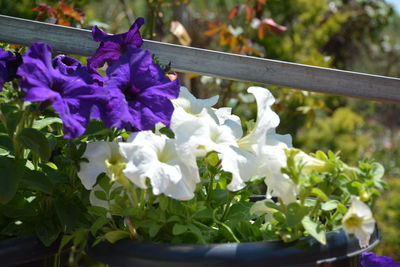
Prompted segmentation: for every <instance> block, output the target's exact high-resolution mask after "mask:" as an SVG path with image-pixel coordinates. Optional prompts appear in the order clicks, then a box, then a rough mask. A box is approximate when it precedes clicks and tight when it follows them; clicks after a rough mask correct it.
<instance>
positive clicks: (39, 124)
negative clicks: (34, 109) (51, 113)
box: [32, 117, 62, 130]
mask: <svg viewBox="0 0 400 267" xmlns="http://www.w3.org/2000/svg"><path fill="white" fill-rule="evenodd" d="M53 123H58V124H62V120H61V119H60V118H57V117H48V118H44V119H41V120H35V121H34V122H33V126H32V127H33V128H34V129H36V130H41V129H43V128H45V127H47V126H49V125H51V124H53Z"/></svg>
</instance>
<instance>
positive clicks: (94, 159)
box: [78, 141, 126, 189]
mask: <svg viewBox="0 0 400 267" xmlns="http://www.w3.org/2000/svg"><path fill="white" fill-rule="evenodd" d="M83 157H84V158H86V159H87V160H88V161H89V162H81V164H80V170H79V172H78V176H79V178H80V179H81V181H82V184H83V185H84V186H85V188H86V189H92V188H93V186H94V185H95V184H96V180H97V176H99V174H101V173H106V174H107V175H108V176H109V177H110V178H111V179H112V180H113V181H117V182H119V183H121V184H124V183H125V182H126V178H125V177H124V176H123V174H122V170H123V168H124V167H125V159H124V158H123V157H122V155H121V154H120V153H119V147H118V141H114V142H105V141H98V142H93V143H88V144H87V147H86V151H85V153H84V154H83Z"/></svg>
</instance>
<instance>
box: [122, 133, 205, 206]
mask: <svg viewBox="0 0 400 267" xmlns="http://www.w3.org/2000/svg"><path fill="white" fill-rule="evenodd" d="M176 146H177V144H176V142H175V139H168V138H167V137H166V136H164V135H156V134H153V133H152V132H151V131H142V132H139V133H137V134H135V137H134V138H133V139H132V142H131V143H124V144H121V145H120V150H121V153H122V154H123V155H124V156H125V157H126V158H127V160H128V163H127V166H126V168H125V170H124V174H125V175H126V177H127V178H128V179H129V180H131V181H132V182H133V183H134V184H136V185H137V186H139V187H140V188H146V180H147V179H149V180H150V184H151V186H152V190H153V193H154V194H155V195H159V194H165V195H167V196H169V197H172V198H175V199H181V200H187V199H190V198H192V197H193V196H194V194H193V192H194V190H195V189H196V184H197V183H198V182H199V181H200V178H199V173H198V168H197V163H196V158H195V156H194V155H191V156H190V155H189V154H187V155H185V157H182V156H181V155H179V154H178V150H177V147H176Z"/></svg>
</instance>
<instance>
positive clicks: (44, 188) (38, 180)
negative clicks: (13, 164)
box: [21, 170, 53, 195]
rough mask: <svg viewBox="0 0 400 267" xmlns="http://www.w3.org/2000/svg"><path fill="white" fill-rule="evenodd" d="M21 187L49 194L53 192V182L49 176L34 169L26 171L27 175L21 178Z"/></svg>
mask: <svg viewBox="0 0 400 267" xmlns="http://www.w3.org/2000/svg"><path fill="white" fill-rule="evenodd" d="M21 187H24V188H27V189H30V190H34V191H39V192H43V193H46V194H49V195H51V194H52V192H53V184H52V183H51V181H50V180H49V179H48V178H47V176H46V175H45V174H44V173H43V172H40V171H34V170H29V171H27V172H25V175H24V176H23V178H22V180H21Z"/></svg>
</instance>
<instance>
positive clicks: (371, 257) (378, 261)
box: [360, 252, 400, 267]
mask: <svg viewBox="0 0 400 267" xmlns="http://www.w3.org/2000/svg"><path fill="white" fill-rule="evenodd" d="M360 267H400V263H398V262H395V261H394V260H393V259H392V258H390V257H387V256H377V255H375V254H374V253H372V252H364V253H362V254H361V260H360Z"/></svg>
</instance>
